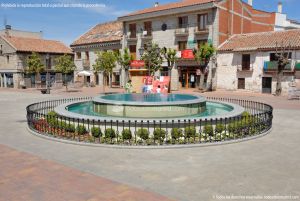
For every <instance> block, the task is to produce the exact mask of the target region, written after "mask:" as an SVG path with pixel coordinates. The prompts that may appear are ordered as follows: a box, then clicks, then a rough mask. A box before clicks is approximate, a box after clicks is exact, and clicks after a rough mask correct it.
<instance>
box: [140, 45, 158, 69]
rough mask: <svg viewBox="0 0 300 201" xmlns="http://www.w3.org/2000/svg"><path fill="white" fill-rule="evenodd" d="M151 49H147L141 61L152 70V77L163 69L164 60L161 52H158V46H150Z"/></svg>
mask: <svg viewBox="0 0 300 201" xmlns="http://www.w3.org/2000/svg"><path fill="white" fill-rule="evenodd" d="M148 46H149V47H150V48H147V49H146V50H145V52H144V54H143V55H142V58H141V60H143V61H144V62H145V66H146V68H147V69H149V70H150V72H151V75H154V73H155V72H156V71H158V70H160V69H161V65H162V63H163V58H162V55H161V52H160V51H157V49H158V48H159V46H158V44H156V43H153V44H148Z"/></svg>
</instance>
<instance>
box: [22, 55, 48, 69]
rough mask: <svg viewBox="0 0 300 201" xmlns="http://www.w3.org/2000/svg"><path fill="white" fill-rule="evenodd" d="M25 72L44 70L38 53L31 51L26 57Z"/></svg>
mask: <svg viewBox="0 0 300 201" xmlns="http://www.w3.org/2000/svg"><path fill="white" fill-rule="evenodd" d="M26 65H27V67H26V72H28V73H41V72H43V71H44V70H45V67H44V64H43V63H42V60H41V57H40V55H39V54H38V53H35V52H32V54H31V55H30V56H28V58H27V59H26Z"/></svg>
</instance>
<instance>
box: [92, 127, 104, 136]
mask: <svg viewBox="0 0 300 201" xmlns="http://www.w3.org/2000/svg"><path fill="white" fill-rule="evenodd" d="M91 133H92V136H94V137H95V138H98V137H101V136H102V132H101V129H100V128H98V127H92V128H91Z"/></svg>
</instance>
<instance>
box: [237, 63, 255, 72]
mask: <svg viewBox="0 0 300 201" xmlns="http://www.w3.org/2000/svg"><path fill="white" fill-rule="evenodd" d="M238 71H253V68H252V66H251V64H250V62H242V65H241V66H238Z"/></svg>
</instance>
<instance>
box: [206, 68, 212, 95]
mask: <svg viewBox="0 0 300 201" xmlns="http://www.w3.org/2000/svg"><path fill="white" fill-rule="evenodd" d="M212 65H213V63H212V62H209V65H208V67H209V69H208V74H207V86H206V91H212V68H213V66H212Z"/></svg>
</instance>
